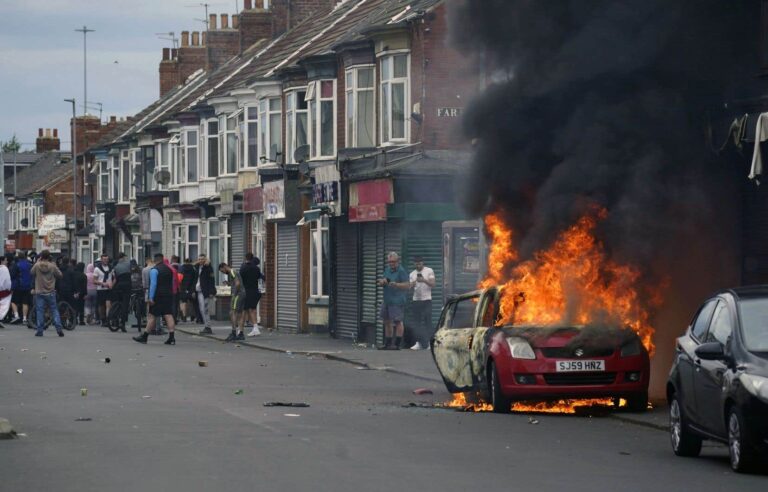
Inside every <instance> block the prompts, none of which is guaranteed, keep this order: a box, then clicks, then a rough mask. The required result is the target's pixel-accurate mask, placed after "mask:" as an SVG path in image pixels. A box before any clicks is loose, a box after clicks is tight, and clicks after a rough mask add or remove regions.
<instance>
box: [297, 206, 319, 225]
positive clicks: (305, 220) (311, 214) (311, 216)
mask: <svg viewBox="0 0 768 492" xmlns="http://www.w3.org/2000/svg"><path fill="white" fill-rule="evenodd" d="M321 212H322V211H321V210H320V209H316V208H314V209H311V210H305V211H304V216H302V217H301V220H299V221H298V222H296V225H297V226H303V225H304V224H309V223H310V222H315V221H316V220H320V214H321Z"/></svg>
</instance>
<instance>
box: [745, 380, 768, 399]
mask: <svg viewBox="0 0 768 492" xmlns="http://www.w3.org/2000/svg"><path fill="white" fill-rule="evenodd" d="M740 379H741V384H743V385H744V388H745V389H746V390H747V391H749V392H750V393H751V394H752V395H754V396H756V397H758V398H759V399H761V400H762V401H764V402H766V403H768V378H764V377H762V376H755V375H754V374H742V375H741V378H740Z"/></svg>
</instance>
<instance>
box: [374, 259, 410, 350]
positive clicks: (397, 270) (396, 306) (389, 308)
mask: <svg viewBox="0 0 768 492" xmlns="http://www.w3.org/2000/svg"><path fill="white" fill-rule="evenodd" d="M387 264H388V265H389V266H386V267H384V278H381V279H379V281H378V284H379V285H380V286H382V287H384V302H382V303H381V309H380V310H379V315H380V316H381V319H383V320H384V350H400V343H401V342H402V339H403V332H404V331H405V328H404V327H403V314H404V312H405V300H406V293H407V292H408V289H410V288H411V283H410V282H409V281H408V273H406V271H405V269H404V268H403V267H402V266H400V257H399V256H398V254H397V253H395V252H394V251H392V252H391V253H389V254H388V255H387ZM393 331H394V335H395V337H394V342H393V339H392V335H393V333H392V332H393Z"/></svg>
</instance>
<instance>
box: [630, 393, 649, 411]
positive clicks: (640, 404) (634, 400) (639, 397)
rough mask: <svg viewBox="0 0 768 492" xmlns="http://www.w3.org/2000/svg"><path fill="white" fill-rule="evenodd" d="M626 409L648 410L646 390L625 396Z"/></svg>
mask: <svg viewBox="0 0 768 492" xmlns="http://www.w3.org/2000/svg"><path fill="white" fill-rule="evenodd" d="M627 410H629V411H630V412H645V411H646V410H648V392H647V391H643V392H642V393H636V394H634V395H629V396H627Z"/></svg>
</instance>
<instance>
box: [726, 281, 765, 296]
mask: <svg viewBox="0 0 768 492" xmlns="http://www.w3.org/2000/svg"><path fill="white" fill-rule="evenodd" d="M719 294H731V295H733V296H734V297H736V298H737V299H739V298H745V297H768V284H761V285H746V286H743V287H734V288H732V289H725V290H722V291H720V292H719Z"/></svg>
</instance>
